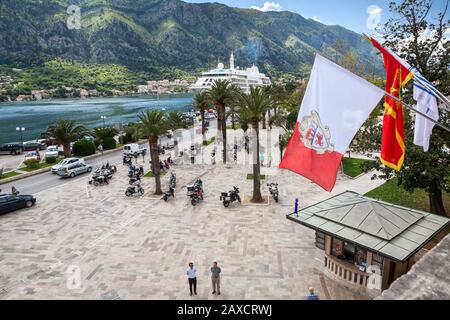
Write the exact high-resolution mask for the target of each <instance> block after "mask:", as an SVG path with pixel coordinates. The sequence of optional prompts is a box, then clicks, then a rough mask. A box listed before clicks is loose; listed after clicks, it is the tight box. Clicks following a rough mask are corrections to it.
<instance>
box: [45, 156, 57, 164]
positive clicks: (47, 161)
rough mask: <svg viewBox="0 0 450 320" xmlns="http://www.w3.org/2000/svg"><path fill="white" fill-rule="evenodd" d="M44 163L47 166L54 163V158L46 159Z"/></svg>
mask: <svg viewBox="0 0 450 320" xmlns="http://www.w3.org/2000/svg"><path fill="white" fill-rule="evenodd" d="M45 163H48V164H52V163H56V158H55V157H49V158H48V157H46V158H45Z"/></svg>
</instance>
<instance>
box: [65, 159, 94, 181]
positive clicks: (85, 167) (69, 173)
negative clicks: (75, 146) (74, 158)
mask: <svg viewBox="0 0 450 320" xmlns="http://www.w3.org/2000/svg"><path fill="white" fill-rule="evenodd" d="M87 172H92V166H91V165H89V164H85V163H84V162H77V163H72V164H66V165H65V166H63V167H61V168H59V170H58V176H60V177H62V178H73V177H75V176H78V175H80V174H83V173H87Z"/></svg>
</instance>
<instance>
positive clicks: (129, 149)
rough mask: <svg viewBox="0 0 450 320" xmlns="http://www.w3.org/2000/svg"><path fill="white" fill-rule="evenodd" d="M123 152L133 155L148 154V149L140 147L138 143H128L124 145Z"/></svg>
mask: <svg viewBox="0 0 450 320" xmlns="http://www.w3.org/2000/svg"><path fill="white" fill-rule="evenodd" d="M123 154H124V155H133V156H139V155H146V154H147V149H146V148H141V147H139V145H138V144H137V143H132V144H127V145H124V146H123Z"/></svg>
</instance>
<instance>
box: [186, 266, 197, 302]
mask: <svg viewBox="0 0 450 320" xmlns="http://www.w3.org/2000/svg"><path fill="white" fill-rule="evenodd" d="M186 275H187V277H188V282H189V291H190V292H191V296H192V288H193V289H194V291H193V292H194V294H195V295H197V269H196V268H195V267H194V263H193V262H189V267H188V268H187V270H186Z"/></svg>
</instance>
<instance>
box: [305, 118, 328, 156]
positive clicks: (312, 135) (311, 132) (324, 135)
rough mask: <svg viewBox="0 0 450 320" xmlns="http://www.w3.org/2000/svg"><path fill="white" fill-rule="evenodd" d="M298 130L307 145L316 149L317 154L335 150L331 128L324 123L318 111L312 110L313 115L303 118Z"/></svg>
mask: <svg viewBox="0 0 450 320" xmlns="http://www.w3.org/2000/svg"><path fill="white" fill-rule="evenodd" d="M298 130H299V131H300V140H302V142H303V144H304V145H305V147H307V148H309V149H313V150H315V151H316V152H317V154H324V153H325V152H327V151H328V152H333V151H334V146H333V144H332V143H331V133H330V128H328V127H326V126H324V125H323V124H322V122H321V121H320V116H319V114H318V113H317V112H316V111H312V112H311V116H307V117H304V118H303V120H302V122H301V124H300V127H299V129H298Z"/></svg>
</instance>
